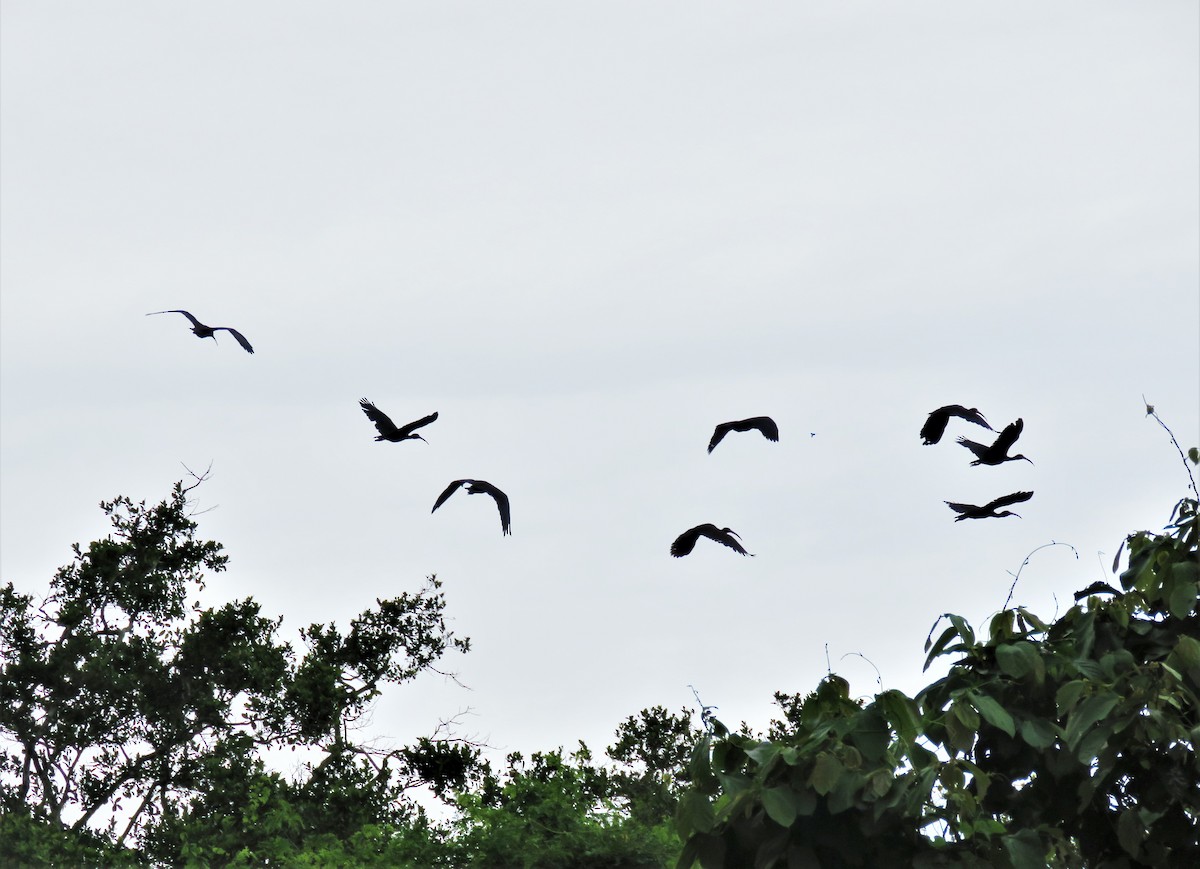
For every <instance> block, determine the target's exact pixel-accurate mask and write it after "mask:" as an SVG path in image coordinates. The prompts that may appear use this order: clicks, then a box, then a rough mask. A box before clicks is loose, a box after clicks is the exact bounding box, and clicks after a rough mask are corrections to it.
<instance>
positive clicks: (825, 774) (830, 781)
mask: <svg viewBox="0 0 1200 869" xmlns="http://www.w3.org/2000/svg"><path fill="white" fill-rule="evenodd" d="M842 770H843V767H842V762H841V761H840V760H838V759H837V758H836V757H834V756H833V755H832V754H830V753H829V752H826V751H823V752H821V753H820V754H819V755H817V762H816V764H815V765H814V766H813V771H812V775H811V776H809V779H808V783H809V784H810V785H812V788H813V790H815V791H816V792H817V793H819V794H820V795H821V796H825V795H826V794H827V793H829V792H830V791H831V790H833V788H834V786H835V785H836V784H837V781H838V779H839V778H840V777H841V775H842Z"/></svg>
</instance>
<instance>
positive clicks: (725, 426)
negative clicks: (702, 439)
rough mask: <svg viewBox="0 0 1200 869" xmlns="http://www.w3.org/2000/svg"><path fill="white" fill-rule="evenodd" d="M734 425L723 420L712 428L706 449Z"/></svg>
mask: <svg viewBox="0 0 1200 869" xmlns="http://www.w3.org/2000/svg"><path fill="white" fill-rule="evenodd" d="M734 425H736V423H732V422H723V423H721V424H720V425H719V426H717V427H716V428H715V429H713V433H712V440H710V441H709V442H708V451H709V452H710V453H711V452H712V451H713V450H715V449H716V448H717V444H719V443H720V442H721V439H722V438H724V437H725V435H727V434H729V432H730V430H731V429H732V428H733V427H734ZM695 542H696V541H694V540H693V541H692V545H695ZM688 551H689V552H690V551H691V549H690V548H689V549H688Z"/></svg>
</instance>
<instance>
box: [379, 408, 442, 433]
mask: <svg viewBox="0 0 1200 869" xmlns="http://www.w3.org/2000/svg"><path fill="white" fill-rule="evenodd" d="M437 418H438V415H437V412H436V411H434V412H433V413H431V414H429V416H423V417H421V418H420V419H419V420H417V421H416V422H410V423H409V424H408V425H406V426H402V427H401V428H400V434H402V435H409V434H412V433H413V432H415V431H416V430H417V429H419V428H421V427H423V426H427V425H429V424H430V423H431V422H433V421H434V420H435V419H437ZM385 419H386V417H385ZM389 422H390V420H389Z"/></svg>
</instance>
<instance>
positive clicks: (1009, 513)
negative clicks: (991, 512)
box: [996, 510, 1021, 519]
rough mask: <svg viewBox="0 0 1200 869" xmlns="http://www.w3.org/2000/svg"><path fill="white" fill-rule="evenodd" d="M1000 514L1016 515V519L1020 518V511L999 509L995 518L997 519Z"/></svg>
mask: <svg viewBox="0 0 1200 869" xmlns="http://www.w3.org/2000/svg"><path fill="white" fill-rule="evenodd" d="M1001 516H1016V517H1017V518H1018V519H1020V518H1021V514H1020V513H1014V512H1013V511H1012V510H1001V511H1000V512H999V513H997V514H996V518H997V519H999V518H1000V517H1001Z"/></svg>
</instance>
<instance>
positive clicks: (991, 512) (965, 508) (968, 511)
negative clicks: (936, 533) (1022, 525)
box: [946, 492, 1033, 522]
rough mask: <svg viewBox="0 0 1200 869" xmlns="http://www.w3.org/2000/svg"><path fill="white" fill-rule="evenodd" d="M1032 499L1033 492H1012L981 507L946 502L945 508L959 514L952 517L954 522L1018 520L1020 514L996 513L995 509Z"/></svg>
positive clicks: (1003, 511) (1007, 511)
mask: <svg viewBox="0 0 1200 869" xmlns="http://www.w3.org/2000/svg"><path fill="white" fill-rule="evenodd" d="M1032 497H1033V492H1013V493H1012V494H1011V495H1004V496H1003V497H1000V498H997V499H996V500H995V501H988V503H986V504H984V505H983V506H982V507H976V506H975V505H974V504H955V503H954V502H953V501H947V502H946V506H947V507H949V508H950V509H951V510H954V511H955V512H956V513H958V514H959V515H957V516H955V517H954V521H955V522H961V521H962V520H964V519H999V518H1000V517H1001V516H1016V517H1017V518H1018V519H1020V518H1021V514H1020V513H1013V512H1011V511H1009V510H1002V511H1001V512H999V513H997V512H996V508H997V507H1008V506H1009V505H1011V504H1019V503H1021V502H1022V501H1028V500H1029V499H1030V498H1032Z"/></svg>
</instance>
